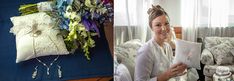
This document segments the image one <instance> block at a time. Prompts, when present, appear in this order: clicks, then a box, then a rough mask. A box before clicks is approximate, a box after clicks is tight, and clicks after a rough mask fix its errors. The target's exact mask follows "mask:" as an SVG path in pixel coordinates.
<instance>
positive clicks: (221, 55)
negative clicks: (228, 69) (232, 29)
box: [209, 41, 234, 65]
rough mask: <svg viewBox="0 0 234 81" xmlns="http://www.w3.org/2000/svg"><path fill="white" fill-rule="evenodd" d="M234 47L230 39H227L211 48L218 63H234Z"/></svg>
mask: <svg viewBox="0 0 234 81" xmlns="http://www.w3.org/2000/svg"><path fill="white" fill-rule="evenodd" d="M233 48H234V47H233V46H232V44H231V42H230V41H225V42H223V43H221V44H219V45H216V46H214V47H211V48H209V50H210V51H211V53H212V54H213V56H214V60H215V62H216V64H218V65H227V64H234V56H233V55H232V53H231V50H232V49H233Z"/></svg>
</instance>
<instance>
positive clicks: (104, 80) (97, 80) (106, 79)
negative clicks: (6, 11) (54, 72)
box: [68, 77, 113, 81]
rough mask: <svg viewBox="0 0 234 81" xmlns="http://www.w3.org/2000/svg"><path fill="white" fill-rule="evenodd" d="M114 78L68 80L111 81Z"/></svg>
mask: <svg viewBox="0 0 234 81" xmlns="http://www.w3.org/2000/svg"><path fill="white" fill-rule="evenodd" d="M112 78H113V77H97V78H87V79H79V80H68V81H109V80H111V79H112Z"/></svg>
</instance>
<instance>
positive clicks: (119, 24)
mask: <svg viewBox="0 0 234 81" xmlns="http://www.w3.org/2000/svg"><path fill="white" fill-rule="evenodd" d="M160 1H162V0H115V2H114V3H115V5H114V6H115V7H114V8H115V12H114V30H115V31H114V36H115V37H114V40H115V43H114V44H115V45H119V44H121V43H124V42H126V41H128V40H132V39H140V40H141V42H146V41H147V40H149V39H150V38H151V37H152V32H151V29H150V27H149V25H148V14H147V10H148V9H149V8H150V7H151V5H152V4H158V3H160Z"/></svg>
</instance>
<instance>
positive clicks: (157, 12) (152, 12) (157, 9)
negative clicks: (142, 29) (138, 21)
mask: <svg viewBox="0 0 234 81" xmlns="http://www.w3.org/2000/svg"><path fill="white" fill-rule="evenodd" d="M147 13H148V15H149V18H148V19H149V26H150V28H152V26H151V25H152V21H153V20H154V19H155V18H156V17H158V16H162V15H166V16H167V17H168V19H169V16H168V14H167V12H166V11H165V10H164V9H163V8H162V7H161V6H160V5H155V6H154V5H152V8H149V9H148V11H147Z"/></svg>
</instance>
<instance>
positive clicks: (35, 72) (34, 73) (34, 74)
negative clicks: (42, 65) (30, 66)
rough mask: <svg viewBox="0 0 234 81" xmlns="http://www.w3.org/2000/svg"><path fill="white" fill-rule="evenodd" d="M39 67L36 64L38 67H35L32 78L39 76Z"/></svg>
mask: <svg viewBox="0 0 234 81" xmlns="http://www.w3.org/2000/svg"><path fill="white" fill-rule="evenodd" d="M37 67H38V66H36V67H35V68H34V69H35V71H34V72H33V74H32V78H33V79H35V78H36V76H37Z"/></svg>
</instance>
